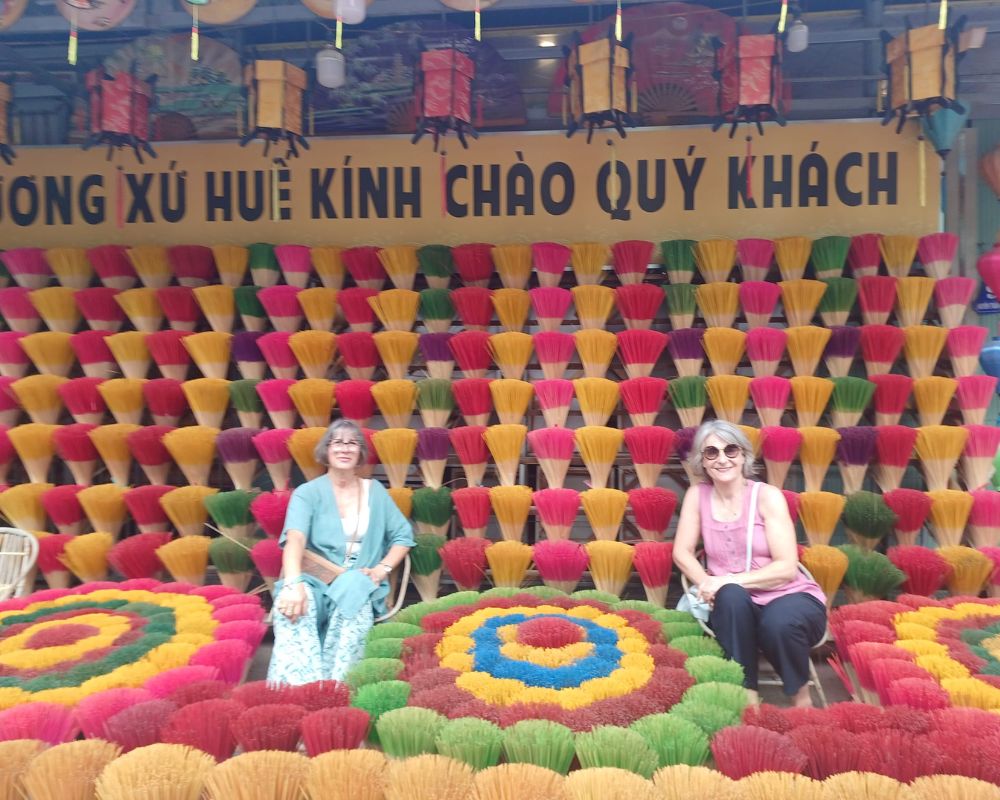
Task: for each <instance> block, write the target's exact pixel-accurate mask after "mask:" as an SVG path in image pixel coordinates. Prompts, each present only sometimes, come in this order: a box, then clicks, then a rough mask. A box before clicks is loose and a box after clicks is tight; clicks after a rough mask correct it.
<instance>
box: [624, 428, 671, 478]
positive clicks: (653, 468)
mask: <svg viewBox="0 0 1000 800" xmlns="http://www.w3.org/2000/svg"><path fill="white" fill-rule="evenodd" d="M623 435H624V441H625V447H626V449H627V450H628V453H629V456H630V457H631V459H632V465H633V467H634V468H635V475H636V478H637V479H638V481H639V485H640V486H641V487H643V488H650V487H653V486H655V485H656V482H657V481H658V480H659V478H660V473H661V472H662V471H663V468H664V467H665V466H666V463H667V461H668V460H669V459H670V457H671V453H672V452H673V449H674V440H675V436H674V432H673V431H672V430H670V429H669V428H662V427H658V426H654V425H637V426H635V427H632V428H626V429H625V430H624V431H623Z"/></svg>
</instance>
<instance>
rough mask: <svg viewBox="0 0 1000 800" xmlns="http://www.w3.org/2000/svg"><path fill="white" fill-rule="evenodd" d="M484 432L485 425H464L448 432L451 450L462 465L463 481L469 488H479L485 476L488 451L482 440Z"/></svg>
mask: <svg viewBox="0 0 1000 800" xmlns="http://www.w3.org/2000/svg"><path fill="white" fill-rule="evenodd" d="M485 432H486V426H485V425H465V426H462V427H458V428H452V429H451V431H450V432H449V439H450V441H451V446H452V449H453V450H454V451H455V455H457V456H458V460H459V462H461V464H462V471H463V472H464V473H465V481H466V483H468V485H469V486H479V484H481V483H482V482H483V476H484V475H485V474H486V461H487V460H488V458H489V450H488V449H487V448H486V441H485V439H484V438H483V434H484V433H485Z"/></svg>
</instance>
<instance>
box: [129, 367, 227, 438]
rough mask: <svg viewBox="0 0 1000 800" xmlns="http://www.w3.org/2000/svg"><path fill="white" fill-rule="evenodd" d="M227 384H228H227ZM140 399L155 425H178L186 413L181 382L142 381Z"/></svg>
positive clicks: (168, 380) (170, 379)
mask: <svg viewBox="0 0 1000 800" xmlns="http://www.w3.org/2000/svg"><path fill="white" fill-rule="evenodd" d="M227 383H228V382H227ZM142 399H143V400H144V401H145V402H146V408H147V409H148V411H149V414H150V416H151V417H152V418H153V423H154V424H155V425H172V426H175V427H176V426H177V425H178V424H180V419H181V417H182V416H184V415H185V414H186V413H187V412H188V400H187V397H186V396H185V394H184V388H183V385H182V382H181V381H175V380H173V379H172V378H154V379H153V380H149V381H143V383H142Z"/></svg>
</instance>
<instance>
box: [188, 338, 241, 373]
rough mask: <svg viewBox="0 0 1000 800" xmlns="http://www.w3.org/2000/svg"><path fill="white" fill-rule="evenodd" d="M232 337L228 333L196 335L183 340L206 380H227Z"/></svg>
mask: <svg viewBox="0 0 1000 800" xmlns="http://www.w3.org/2000/svg"><path fill="white" fill-rule="evenodd" d="M232 339H233V337H232V335H230V334H228V333H216V332H214V331H206V332H205V333H194V334H191V335H190V336H185V337H184V338H183V339H181V343H182V344H183V346H184V349H185V350H187V351H188V353H189V354H190V356H191V358H192V359H193V360H194V363H195V365H196V366H197V367H198V369H199V371H200V372H201V374H202V375H203V376H204V377H206V378H225V377H226V375H227V374H228V373H229V356H230V347H231V343H232Z"/></svg>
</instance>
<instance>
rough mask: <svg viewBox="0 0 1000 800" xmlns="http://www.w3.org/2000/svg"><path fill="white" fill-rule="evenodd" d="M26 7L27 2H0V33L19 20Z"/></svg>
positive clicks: (9, 0) (14, 0) (23, 0)
mask: <svg viewBox="0 0 1000 800" xmlns="http://www.w3.org/2000/svg"><path fill="white" fill-rule="evenodd" d="M27 7H28V0H3V2H0V31H5V30H7V29H8V28H9V27H10V26H11V25H13V24H14V23H16V22H17V21H18V20H19V19H21V15H22V14H24V9H26V8H27Z"/></svg>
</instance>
